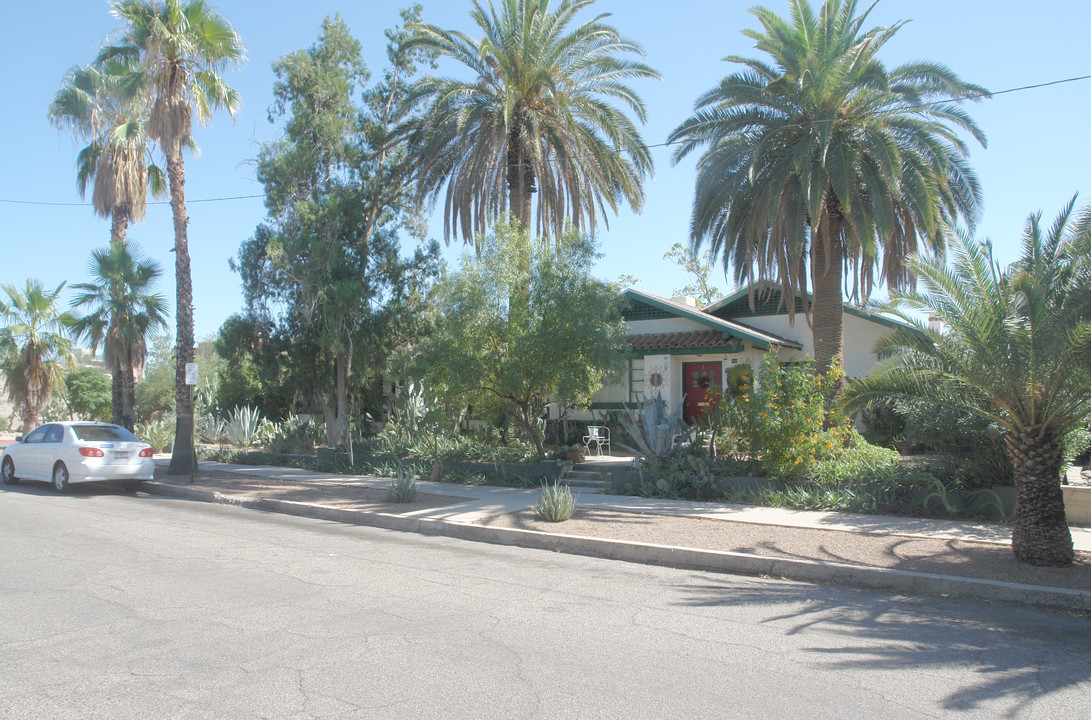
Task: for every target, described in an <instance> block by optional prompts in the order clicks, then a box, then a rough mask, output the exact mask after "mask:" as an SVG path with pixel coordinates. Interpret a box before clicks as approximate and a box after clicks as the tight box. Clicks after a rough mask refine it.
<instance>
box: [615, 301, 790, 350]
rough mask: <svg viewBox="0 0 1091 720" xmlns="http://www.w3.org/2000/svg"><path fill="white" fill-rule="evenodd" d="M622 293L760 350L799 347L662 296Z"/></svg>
mask: <svg viewBox="0 0 1091 720" xmlns="http://www.w3.org/2000/svg"><path fill="white" fill-rule="evenodd" d="M622 295H623V296H625V297H626V298H628V299H629V300H631V301H637V302H642V303H646V304H648V305H651V306H652V307H656V308H659V309H660V310H663V311H665V312H668V313H671V314H672V315H675V316H677V317H681V318H686V319H687V320H693V321H694V322H697V323H700V324H702V325H704V326H706V327H709V328H712V329H714V330H719V331H721V332H728V333H730V334H731V335H733V336H735V337H737V338H739V339H740V340H746V341H748V342H750V343H753V344H754V345H756V346H757V347H759V348H761V349H762V350H768V349H769V348H770V346H773V345H784V346H786V347H794V348H799V347H801V346H800V345H799V343H797V342H795V341H793V340H787V339H786V338H784V339H780V340H778V339H777V338H775V337H772V336H765V335H763V334H758V333H755V332H754V331H752V330H749V329H747V328H745V327H742V326H740V325H738V324H736V323H733V322H731V321H730V320H721V319H720V318H717V317H712V316H711V315H709V314H707V313H706V312H705V311H704V310H694V309H690V308H687V307H684V306H682V305H677V304H675V303H672V302H670V301H668V300H664V299H663V298H660V297H656V296H655V295H650V294H648V293H645V292H641V291H639V290H635V289H633V288H629V289H628V290H626V291H624V292H623V293H622Z"/></svg>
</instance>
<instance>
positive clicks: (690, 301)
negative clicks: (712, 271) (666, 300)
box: [671, 295, 697, 308]
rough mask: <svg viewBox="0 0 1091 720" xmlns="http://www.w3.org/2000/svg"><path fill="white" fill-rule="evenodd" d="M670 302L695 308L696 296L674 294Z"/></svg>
mask: <svg viewBox="0 0 1091 720" xmlns="http://www.w3.org/2000/svg"><path fill="white" fill-rule="evenodd" d="M671 302H672V303H675V304H677V305H684V306H686V307H691V308H696V307H697V298H695V297H693V296H692V295H675V296H674V297H672V298H671Z"/></svg>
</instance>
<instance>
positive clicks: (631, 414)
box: [618, 395, 689, 458]
mask: <svg viewBox="0 0 1091 720" xmlns="http://www.w3.org/2000/svg"><path fill="white" fill-rule="evenodd" d="M623 407H624V412H623V413H622V414H621V415H620V416H619V417H618V421H619V422H620V423H621V426H622V427H623V428H625V431H626V432H627V433H629V436H630V437H632V438H633V440H634V442H636V445H637V447H635V448H633V447H629V446H628V445H625V444H623V443H620V442H619V443H618V445H620V446H621V447H623V448H625V449H626V450H628V451H630V452H633V453H636V454H637V455H640V456H642V457H644V458H663V457H666V456H668V455H670V454H671V452H673V451H674V449H675V447H676V446H677V440H678V438H680V437H682V436H684V435H687V434H688V433H689V426H687V425H686V423H685V422H683V421H682V411H681V403H679V410H678V411H676V412H674V413H671V414H668V413H667V403H666V401H665V400H663V398H662V396H660V395H656V396H655V397H653V398H651V399H650V400H649V399H647V398H645V399H644V401H643V402H641V403H640V405H639V406H638V407H637V408H635V409H634V408H631V407H629V406H628V405H624V406H623Z"/></svg>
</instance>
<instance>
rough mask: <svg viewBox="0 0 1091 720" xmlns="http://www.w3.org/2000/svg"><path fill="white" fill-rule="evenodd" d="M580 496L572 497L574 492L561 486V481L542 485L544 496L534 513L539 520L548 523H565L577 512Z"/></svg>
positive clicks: (538, 501) (539, 497)
mask: <svg viewBox="0 0 1091 720" xmlns="http://www.w3.org/2000/svg"><path fill="white" fill-rule="evenodd" d="M579 499H580V496H579V495H576V496H575V497H573V496H572V490H571V489H569V487H568V486H567V485H561V482H560V480H556V481H554V483H553V484H552V485H549V484H547V483H544V482H543V483H542V494H541V495H539V496H538V500H537V501H536V502H535V503H534V512H535V514H537V515H538V517H539V518H541V519H542V520H545V521H547V522H564V521H565V520H568V519H570V518H571V517H572V514H573V513H574V512H576V505H577V503H578V502H579Z"/></svg>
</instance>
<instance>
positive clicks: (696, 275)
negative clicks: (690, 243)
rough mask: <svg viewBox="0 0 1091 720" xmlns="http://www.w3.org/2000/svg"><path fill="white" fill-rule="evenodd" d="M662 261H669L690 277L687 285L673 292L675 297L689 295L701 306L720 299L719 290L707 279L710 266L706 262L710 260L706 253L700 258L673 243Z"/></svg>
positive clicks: (680, 245)
mask: <svg viewBox="0 0 1091 720" xmlns="http://www.w3.org/2000/svg"><path fill="white" fill-rule="evenodd" d="M663 259H664V260H670V261H671V262H673V263H674V264H675V265H677V266H678V267H680V268H682V270H684V271H686V272H687V273H689V275H690V282H689V283H688V284H687V285H684V286H683V287H681V288H678V289H676V290H674V291H673V292H674V293H675V294H676V295H691V296H693V297H695V298H697V301H698V302H700V303H701V304H703V305H709V304H711V303H713V302H715V301H716V300H719V299H720V296H721V293H720V288H718V287H716V286H715V285H713V284H712V282H711V280H710V279H709V276H710V275H711V274H712V265H710V264H709V262H707V261H708V260H711V258H710V257H709V256H708V254H707V253H706V254H705V255H704V256H703V257H702V255H700V254H698V252H697V251H696V250H694V249H693V248H691V247H685V246H683V245H682V243H675V244H674V245H672V246H671V249H670V250H668V251H667V252H666V253H664V254H663Z"/></svg>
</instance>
